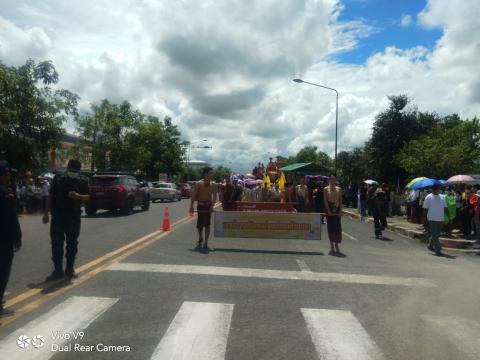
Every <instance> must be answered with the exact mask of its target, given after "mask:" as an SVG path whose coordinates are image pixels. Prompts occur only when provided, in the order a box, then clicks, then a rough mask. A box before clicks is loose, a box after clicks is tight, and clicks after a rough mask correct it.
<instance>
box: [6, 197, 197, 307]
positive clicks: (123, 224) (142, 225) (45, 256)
mask: <svg viewBox="0 0 480 360" xmlns="http://www.w3.org/2000/svg"><path fill="white" fill-rule="evenodd" d="M189 205H190V200H188V199H183V200H182V201H181V202H172V203H170V202H165V203H160V202H156V203H152V204H151V206H150V210H148V211H142V210H140V208H135V212H134V213H133V214H132V215H130V216H125V215H122V214H120V213H114V214H113V213H110V212H108V211H99V212H98V213H97V214H96V215H95V216H92V217H87V216H86V215H85V213H83V215H82V228H81V232H80V238H79V251H78V256H77V260H76V266H81V265H83V264H85V263H88V262H89V261H92V260H93V259H96V258H98V257H100V256H102V255H104V254H106V253H108V252H109V251H112V250H115V249H117V248H119V247H121V246H123V245H126V244H128V243H130V242H132V241H134V240H136V239H138V238H140V237H142V236H144V235H146V234H149V233H151V232H153V231H156V230H160V229H161V227H162V224H163V216H164V214H165V208H166V207H168V208H169V214H170V222H171V223H174V222H175V221H178V220H179V219H181V218H183V217H185V216H186V215H187V211H188V207H189ZM20 225H21V228H22V235H23V236H22V242H23V244H22V249H21V251H19V252H18V253H16V255H15V259H14V265H13V270H12V274H11V277H10V282H9V286H8V290H7V291H8V293H9V294H8V296H7V299H8V298H12V297H14V296H15V295H18V294H19V293H21V292H23V291H25V290H26V289H28V288H31V287H32V286H35V285H37V284H39V283H41V282H43V281H44V280H45V278H46V277H47V276H48V275H49V274H50V273H51V272H52V271H53V263H52V261H51V247H50V234H49V231H50V224H47V225H44V224H42V217H41V215H22V216H21V217H20Z"/></svg>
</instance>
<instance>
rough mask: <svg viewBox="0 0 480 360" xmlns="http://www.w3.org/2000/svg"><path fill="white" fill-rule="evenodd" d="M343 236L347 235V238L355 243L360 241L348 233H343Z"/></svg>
mask: <svg viewBox="0 0 480 360" xmlns="http://www.w3.org/2000/svg"><path fill="white" fill-rule="evenodd" d="M342 234H343V235H345V236H346V237H347V238H349V239H350V240H353V241H358V239H357V238H356V237H355V236H352V235H350V234H347V233H346V232H344V231H342Z"/></svg>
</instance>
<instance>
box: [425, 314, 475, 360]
mask: <svg viewBox="0 0 480 360" xmlns="http://www.w3.org/2000/svg"><path fill="white" fill-rule="evenodd" d="M420 317H421V319H422V320H423V321H425V322H426V323H427V324H429V325H430V326H432V329H433V330H434V331H435V332H437V333H440V334H441V335H443V336H445V338H446V339H448V340H450V341H451V342H452V343H454V344H456V345H457V346H458V349H459V350H460V351H462V352H463V353H464V354H465V355H467V356H468V357H469V358H471V359H478V354H480V342H479V341H478V336H479V334H480V324H479V323H478V322H477V321H475V320H472V319H467V318H461V317H456V316H430V315H420Z"/></svg>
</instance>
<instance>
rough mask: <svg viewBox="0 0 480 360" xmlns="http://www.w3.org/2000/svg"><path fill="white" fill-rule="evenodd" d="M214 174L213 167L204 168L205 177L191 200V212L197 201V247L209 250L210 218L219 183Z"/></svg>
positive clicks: (198, 183) (194, 191) (196, 187)
mask: <svg viewBox="0 0 480 360" xmlns="http://www.w3.org/2000/svg"><path fill="white" fill-rule="evenodd" d="M212 175H213V169H212V168H211V167H207V168H205V169H203V171H202V176H203V179H202V180H200V181H199V182H197V184H196V185H195V188H194V190H193V195H192V198H191V201H190V213H193V205H194V203H195V201H197V212H198V219H197V229H198V244H197V249H204V250H209V249H208V238H209V236H210V219H211V217H212V212H213V206H214V205H215V203H216V202H217V185H216V184H215V183H214V182H213V181H212ZM203 228H205V242H203V239H204V238H203ZM202 243H203V245H202Z"/></svg>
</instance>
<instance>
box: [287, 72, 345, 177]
mask: <svg viewBox="0 0 480 360" xmlns="http://www.w3.org/2000/svg"><path fill="white" fill-rule="evenodd" d="M293 81H294V82H296V83H300V84H309V85H313V86H318V87H321V88H324V89H328V90H332V91H335V93H336V95H337V103H336V111H335V176H337V164H338V161H337V139H338V91H337V90H336V89H334V88H331V87H328V86H323V85H320V84H315V83H312V82H309V81H305V80H302V79H293Z"/></svg>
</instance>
